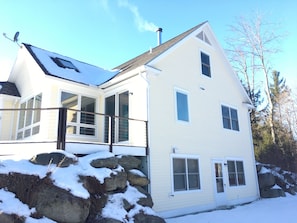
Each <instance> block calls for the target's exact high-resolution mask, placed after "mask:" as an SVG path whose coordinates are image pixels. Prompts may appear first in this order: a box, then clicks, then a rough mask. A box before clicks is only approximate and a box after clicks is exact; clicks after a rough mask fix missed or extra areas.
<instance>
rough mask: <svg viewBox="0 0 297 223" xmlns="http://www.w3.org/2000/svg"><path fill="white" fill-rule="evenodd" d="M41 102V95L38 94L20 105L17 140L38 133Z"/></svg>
mask: <svg viewBox="0 0 297 223" xmlns="http://www.w3.org/2000/svg"><path fill="white" fill-rule="evenodd" d="M41 101H42V94H39V95H36V96H34V97H32V98H30V99H29V100H27V101H25V102H23V103H21V110H20V113H19V123H18V132H17V139H24V138H27V137H30V136H32V135H36V134H38V133H39V130H40V117H41V110H40V108H41Z"/></svg>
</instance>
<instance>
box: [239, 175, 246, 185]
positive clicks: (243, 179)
mask: <svg viewBox="0 0 297 223" xmlns="http://www.w3.org/2000/svg"><path fill="white" fill-rule="evenodd" d="M238 184H239V185H245V177H244V173H238Z"/></svg>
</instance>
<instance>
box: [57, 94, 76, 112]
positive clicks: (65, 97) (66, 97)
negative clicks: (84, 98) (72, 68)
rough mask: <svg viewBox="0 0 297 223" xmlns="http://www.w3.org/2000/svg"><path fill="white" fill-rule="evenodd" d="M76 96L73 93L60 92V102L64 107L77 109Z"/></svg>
mask: <svg viewBox="0 0 297 223" xmlns="http://www.w3.org/2000/svg"><path fill="white" fill-rule="evenodd" d="M77 103H78V96H77V95H75V94H71V93H67V92H62V94H61V104H62V106H63V107H64V108H72V109H78V104H77Z"/></svg>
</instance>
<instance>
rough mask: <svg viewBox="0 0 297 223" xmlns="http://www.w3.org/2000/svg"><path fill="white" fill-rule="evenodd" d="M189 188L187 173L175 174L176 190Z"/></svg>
mask: <svg viewBox="0 0 297 223" xmlns="http://www.w3.org/2000/svg"><path fill="white" fill-rule="evenodd" d="M180 190H187V181H186V175H185V174H174V191H180Z"/></svg>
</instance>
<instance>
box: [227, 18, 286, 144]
mask: <svg viewBox="0 0 297 223" xmlns="http://www.w3.org/2000/svg"><path fill="white" fill-rule="evenodd" d="M230 28H231V31H232V34H233V35H234V37H232V38H230V39H229V40H228V43H229V46H230V49H228V52H229V55H230V58H231V63H232V64H233V65H234V67H235V70H236V71H237V72H238V74H239V76H240V77H241V80H242V81H243V82H244V85H245V86H246V88H247V90H248V92H249V95H250V97H251V99H252V101H253V102H254V99H255V98H253V97H252V96H255V95H256V92H257V87H258V86H259V87H260V80H262V81H263V83H264V86H263V87H264V89H263V91H264V92H265V96H266V101H267V109H268V123H269V126H270V133H271V137H272V140H273V142H274V143H275V129H274V123H273V110H274V107H273V103H272V100H271V92H270V90H269V73H270V72H271V67H270V61H271V58H272V56H273V55H274V54H276V53H277V52H278V51H279V50H278V48H277V47H276V44H277V43H278V41H279V40H280V39H281V38H282V37H283V35H279V34H277V32H276V30H277V27H276V24H273V23H267V22H265V21H264V19H263V16H262V15H260V14H258V13H257V14H256V15H255V16H253V18H252V19H251V20H248V19H247V18H245V17H240V18H239V19H238V20H237V24H235V25H231V26H230ZM256 80H258V81H259V82H258V84H257V83H256Z"/></svg>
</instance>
